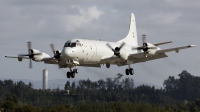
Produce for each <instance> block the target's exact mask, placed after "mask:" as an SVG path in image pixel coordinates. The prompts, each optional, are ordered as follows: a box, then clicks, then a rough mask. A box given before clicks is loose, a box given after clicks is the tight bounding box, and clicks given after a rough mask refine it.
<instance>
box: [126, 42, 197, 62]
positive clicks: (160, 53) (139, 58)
mask: <svg viewBox="0 0 200 112" xmlns="http://www.w3.org/2000/svg"><path fill="white" fill-rule="evenodd" d="M195 46H196V45H188V46H183V47H176V48H170V49H163V50H157V51H156V52H155V54H154V55H151V56H147V57H146V58H145V61H150V60H155V59H159V58H165V57H167V55H166V54H165V53H166V52H171V51H176V52H179V50H182V49H187V48H192V47H195ZM128 60H131V61H133V63H139V62H144V60H143V52H140V53H136V54H130V55H129V56H128Z"/></svg>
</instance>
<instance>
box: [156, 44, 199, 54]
mask: <svg viewBox="0 0 200 112" xmlns="http://www.w3.org/2000/svg"><path fill="white" fill-rule="evenodd" d="M195 46H196V45H188V46H183V47H176V48H170V49H163V50H158V51H156V54H160V53H166V52H171V51H176V52H177V53H178V52H179V50H182V49H187V48H191V47H195Z"/></svg>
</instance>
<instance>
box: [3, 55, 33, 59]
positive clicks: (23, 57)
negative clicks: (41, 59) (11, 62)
mask: <svg viewBox="0 0 200 112" xmlns="http://www.w3.org/2000/svg"><path fill="white" fill-rule="evenodd" d="M5 57H6V58H22V59H30V58H29V57H26V56H20V57H19V56H5Z"/></svg>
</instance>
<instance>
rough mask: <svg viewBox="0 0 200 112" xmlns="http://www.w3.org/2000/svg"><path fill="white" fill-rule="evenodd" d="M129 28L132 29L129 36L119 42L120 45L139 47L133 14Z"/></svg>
mask: <svg viewBox="0 0 200 112" xmlns="http://www.w3.org/2000/svg"><path fill="white" fill-rule="evenodd" d="M129 27H130V28H129V32H128V35H127V36H126V37H125V38H124V39H122V40H120V41H118V43H121V42H125V43H126V44H129V45H133V46H138V41H137V31H136V22H135V15H134V14H133V13H132V14H131V21H130V26H129Z"/></svg>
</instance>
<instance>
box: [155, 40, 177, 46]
mask: <svg viewBox="0 0 200 112" xmlns="http://www.w3.org/2000/svg"><path fill="white" fill-rule="evenodd" d="M172 42H173V41H169V42H162V43H157V44H153V45H155V46H159V45H163V44H169V43H172Z"/></svg>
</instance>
